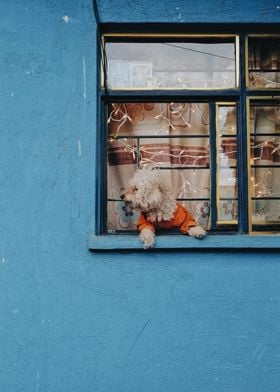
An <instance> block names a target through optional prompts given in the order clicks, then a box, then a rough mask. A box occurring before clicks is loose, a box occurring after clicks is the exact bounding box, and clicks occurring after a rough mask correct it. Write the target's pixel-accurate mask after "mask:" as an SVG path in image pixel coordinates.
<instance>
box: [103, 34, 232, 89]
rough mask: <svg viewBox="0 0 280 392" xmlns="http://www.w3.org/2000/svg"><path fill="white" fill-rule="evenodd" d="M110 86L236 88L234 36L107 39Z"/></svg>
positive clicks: (133, 87)
mask: <svg viewBox="0 0 280 392" xmlns="http://www.w3.org/2000/svg"><path fill="white" fill-rule="evenodd" d="M105 50H106V57H107V63H108V67H107V83H108V87H109V88H110V89H138V88H139V89H168V88H176V89H177V88H180V89H192V88H201V89H204V88H233V87H236V79H237V78H236V66H235V64H236V56H235V51H236V49H235V39H234V38H219V39H218V38H217V39H215V38H211V39H210V38H192V39H189V40H188V41H186V40H185V41H174V40H173V41H168V40H166V41H165V42H159V41H158V42H151V39H149V40H147V41H146V42H143V39H142V40H141V42H131V41H130V42H106V45H105Z"/></svg>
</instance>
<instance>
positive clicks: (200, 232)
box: [188, 226, 206, 240]
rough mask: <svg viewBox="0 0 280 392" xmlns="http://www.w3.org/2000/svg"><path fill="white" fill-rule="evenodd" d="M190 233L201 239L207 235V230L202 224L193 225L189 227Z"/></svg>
mask: <svg viewBox="0 0 280 392" xmlns="http://www.w3.org/2000/svg"><path fill="white" fill-rule="evenodd" d="M188 234H189V235H190V236H192V237H195V238H197V239H199V240H200V239H201V238H203V237H205V236H206V231H205V230H204V229H203V228H202V227H201V226H193V227H191V228H190V229H189V231H188Z"/></svg>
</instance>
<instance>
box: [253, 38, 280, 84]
mask: <svg viewBox="0 0 280 392" xmlns="http://www.w3.org/2000/svg"><path fill="white" fill-rule="evenodd" d="M248 61H249V64H248V68H249V86H250V87H255V88H280V37H273V38H272V37H268V38H256V37H250V38H249V56H248Z"/></svg>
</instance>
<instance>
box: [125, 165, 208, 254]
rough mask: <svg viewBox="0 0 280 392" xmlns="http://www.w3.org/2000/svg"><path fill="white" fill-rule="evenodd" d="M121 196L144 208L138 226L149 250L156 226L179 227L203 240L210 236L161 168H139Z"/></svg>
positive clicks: (152, 244)
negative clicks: (180, 202) (174, 189)
mask: <svg viewBox="0 0 280 392" xmlns="http://www.w3.org/2000/svg"><path fill="white" fill-rule="evenodd" d="M121 198H122V200H124V201H125V202H127V203H131V204H132V206H133V207H134V208H136V209H138V210H139V211H140V216H139V218H138V222H137V228H138V230H139V231H140V235H139V237H140V239H141V241H142V242H143V246H144V248H145V249H148V248H151V247H153V246H154V243H155V230H156V229H171V228H175V227H177V228H179V230H180V231H181V232H182V233H183V234H189V235H190V236H193V237H195V238H199V239H200V238H203V237H204V236H205V235H206V232H205V231H204V230H203V228H202V227H201V226H198V225H197V224H196V222H195V220H194V218H193V216H192V215H191V213H190V212H189V211H188V210H187V209H186V208H185V207H183V206H182V205H181V204H179V203H178V202H177V201H176V200H175V198H174V196H173V195H172V192H171V189H170V187H169V185H168V182H167V181H166V179H165V178H164V176H163V175H162V174H161V172H160V170H157V169H148V168H143V169H139V170H138V171H137V172H136V173H135V175H134V177H133V178H132V179H131V180H130V181H129V185H128V187H127V188H122V189H121Z"/></svg>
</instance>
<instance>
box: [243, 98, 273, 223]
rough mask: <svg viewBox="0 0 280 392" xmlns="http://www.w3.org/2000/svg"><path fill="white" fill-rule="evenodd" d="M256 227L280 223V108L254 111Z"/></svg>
mask: <svg viewBox="0 0 280 392" xmlns="http://www.w3.org/2000/svg"><path fill="white" fill-rule="evenodd" d="M250 124H251V125H250V143H251V160H250V162H251V200H252V202H251V204H252V223H253V224H256V223H271V222H273V223H279V222H280V213H279V201H280V105H262V104H252V105H251V110H250Z"/></svg>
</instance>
